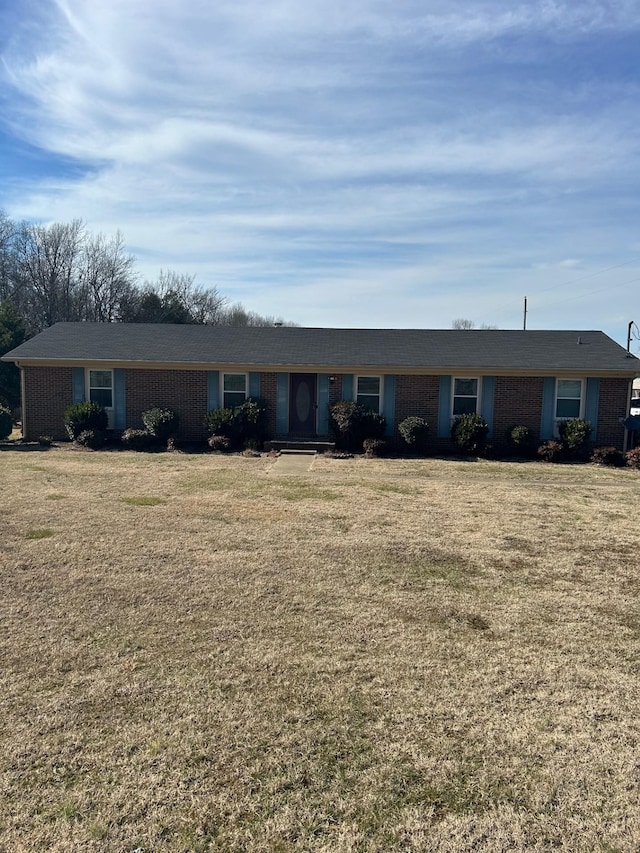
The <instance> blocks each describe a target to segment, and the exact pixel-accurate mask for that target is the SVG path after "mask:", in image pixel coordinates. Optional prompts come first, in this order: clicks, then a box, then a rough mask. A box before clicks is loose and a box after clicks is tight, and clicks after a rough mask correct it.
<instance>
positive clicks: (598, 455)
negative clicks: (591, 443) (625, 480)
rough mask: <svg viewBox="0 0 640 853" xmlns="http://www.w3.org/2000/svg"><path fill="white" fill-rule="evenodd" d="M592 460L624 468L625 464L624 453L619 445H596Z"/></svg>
mask: <svg viewBox="0 0 640 853" xmlns="http://www.w3.org/2000/svg"><path fill="white" fill-rule="evenodd" d="M591 461H592V462H595V464H596V465H608V466H610V467H612V468H622V467H623V466H624V464H625V458H624V455H623V454H622V452H621V451H620V450H618V448H617V447H594V448H593V452H592V453H591Z"/></svg>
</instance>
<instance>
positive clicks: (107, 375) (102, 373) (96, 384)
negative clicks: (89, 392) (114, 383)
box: [89, 370, 112, 388]
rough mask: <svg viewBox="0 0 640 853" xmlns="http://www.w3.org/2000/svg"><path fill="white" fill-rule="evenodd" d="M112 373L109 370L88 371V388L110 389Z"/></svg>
mask: <svg viewBox="0 0 640 853" xmlns="http://www.w3.org/2000/svg"><path fill="white" fill-rule="evenodd" d="M111 377H112V373H111V371H110V370H90V371H89V387H90V388H111Z"/></svg>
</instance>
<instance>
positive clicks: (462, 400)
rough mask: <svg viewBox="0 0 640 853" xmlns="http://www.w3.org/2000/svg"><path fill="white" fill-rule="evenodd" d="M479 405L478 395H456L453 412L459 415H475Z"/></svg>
mask: <svg viewBox="0 0 640 853" xmlns="http://www.w3.org/2000/svg"><path fill="white" fill-rule="evenodd" d="M476 406H477V397H454V399H453V414H454V416H455V417H457V416H458V415H475V413H476Z"/></svg>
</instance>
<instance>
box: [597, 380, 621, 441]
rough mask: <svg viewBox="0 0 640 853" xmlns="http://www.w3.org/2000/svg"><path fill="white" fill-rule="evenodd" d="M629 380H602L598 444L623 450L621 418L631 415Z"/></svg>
mask: <svg viewBox="0 0 640 853" xmlns="http://www.w3.org/2000/svg"><path fill="white" fill-rule="evenodd" d="M628 402H629V380H628V379H601V380H600V400H599V403H598V431H597V435H596V436H595V441H596V444H599V445H602V446H609V445H610V446H612V447H617V448H618V449H619V450H622V442H623V441H624V427H623V426H622V425H621V424H620V423H619V420H618V419H619V418H626V417H627V415H628V414H629V409H628Z"/></svg>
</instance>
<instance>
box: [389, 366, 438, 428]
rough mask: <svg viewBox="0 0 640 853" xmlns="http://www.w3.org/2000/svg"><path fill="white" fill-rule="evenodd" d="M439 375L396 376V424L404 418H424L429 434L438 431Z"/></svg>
mask: <svg viewBox="0 0 640 853" xmlns="http://www.w3.org/2000/svg"><path fill="white" fill-rule="evenodd" d="M439 393H440V377H439V376H402V375H401V376H397V377H396V414H395V417H396V424H399V423H400V421H403V420H404V419H405V418H409V417H418V418H424V419H425V420H426V421H427V423H428V424H429V426H430V435H431V436H432V437H435V435H436V434H437V431H438V395H439Z"/></svg>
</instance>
